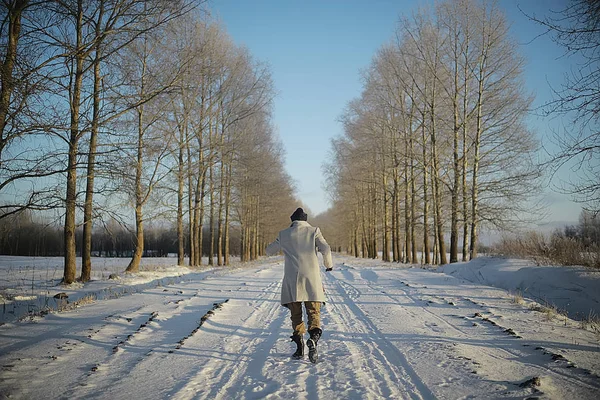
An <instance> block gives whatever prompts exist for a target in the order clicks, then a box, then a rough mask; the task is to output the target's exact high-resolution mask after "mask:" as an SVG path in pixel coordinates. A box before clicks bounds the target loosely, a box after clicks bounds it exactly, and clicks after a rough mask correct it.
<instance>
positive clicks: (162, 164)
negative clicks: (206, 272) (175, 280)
mask: <svg viewBox="0 0 600 400" xmlns="http://www.w3.org/2000/svg"><path fill="white" fill-rule="evenodd" d="M1 7H2V12H3V14H2V16H1V18H2V25H1V26H0V29H1V33H2V41H1V43H0V46H1V48H2V56H3V59H2V64H1V66H0V67H1V68H2V71H1V77H2V89H1V93H0V138H1V140H0V195H1V197H2V203H1V204H0V218H7V217H9V216H11V215H13V214H16V213H19V212H21V211H22V210H24V209H30V210H57V209H58V210H62V212H64V233H63V236H64V237H63V243H64V248H63V250H62V251H61V254H63V255H64V257H65V268H64V282H65V283H71V282H73V281H75V279H76V278H77V277H76V256H77V252H76V231H77V229H78V226H81V227H82V245H81V257H82V272H81V276H80V277H79V279H80V280H82V281H87V280H89V279H90V272H91V268H92V265H91V255H92V232H93V230H94V226H95V225H96V226H98V225H99V224H98V223H99V222H103V221H107V220H118V221H120V222H121V224H122V225H123V226H127V225H133V226H134V229H133V231H135V236H134V245H133V249H134V251H133V256H132V259H131V262H130V263H129V266H128V267H127V271H129V272H135V271H137V270H138V269H139V262H140V258H141V257H142V255H143V254H144V243H145V242H146V241H145V231H144V226H145V224H146V223H147V221H149V220H163V221H169V222H170V225H174V226H175V227H176V231H177V253H178V263H179V264H180V265H183V264H184V254H185V253H186V251H185V249H186V248H187V249H189V264H190V265H192V266H196V265H199V264H200V263H201V259H202V255H203V253H205V254H206V256H207V257H208V262H209V263H210V264H213V263H216V264H218V265H222V264H227V263H228V262H229V259H228V257H229V254H230V253H231V252H230V242H231V230H232V227H234V226H235V227H236V229H237V230H239V231H240V232H241V234H240V238H239V241H240V247H241V257H242V260H248V259H253V258H256V257H257V256H258V255H259V254H261V252H262V251H263V249H264V246H265V242H267V241H268V240H269V239H272V237H273V236H274V235H275V233H276V231H277V229H278V228H279V227H280V226H281V225H282V223H284V221H285V220H287V218H288V214H289V210H290V209H293V207H294V205H295V200H294V197H293V187H292V185H291V183H290V179H289V177H288V176H287V175H286V174H285V172H284V171H283V160H282V150H281V146H280V144H279V143H278V140H277V138H276V135H275V134H274V132H273V127H272V124H271V114H270V113H271V101H272V99H273V96H274V90H273V85H272V82H271V78H270V73H269V70H268V68H267V67H266V66H265V65H263V64H261V63H260V62H257V61H255V60H254V59H253V58H252V57H251V55H250V54H249V53H248V51H247V50H246V49H245V48H242V47H239V46H236V45H235V44H234V43H232V41H231V40H230V38H229V37H228V36H227V34H226V33H225V32H224V30H223V29H222V28H221V27H220V26H219V25H218V24H217V23H216V22H214V21H212V20H211V18H210V17H209V16H208V15H207V11H206V10H205V9H203V8H202V4H201V2H200V1H193V0H178V1H167V0H95V1H89V0H70V1H37V2H33V1H27V0H11V1H4V2H2V5H1ZM79 177H81V179H79ZM128 210H130V211H128ZM131 211H133V215H134V218H133V220H132V218H131ZM130 223H131V224H130ZM206 234H207V235H208V238H206V237H205V235H206ZM204 242H207V243H208V250H204V251H203V247H202V243H204Z"/></svg>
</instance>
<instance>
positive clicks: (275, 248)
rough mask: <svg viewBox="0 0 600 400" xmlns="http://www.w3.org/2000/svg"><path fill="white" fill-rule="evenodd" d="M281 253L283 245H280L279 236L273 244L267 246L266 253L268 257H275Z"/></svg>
mask: <svg viewBox="0 0 600 400" xmlns="http://www.w3.org/2000/svg"><path fill="white" fill-rule="evenodd" d="M280 251H281V245H280V244H279V236H277V239H275V241H274V242H273V243H269V245H268V246H267V249H266V252H267V255H268V256H274V255H275V254H277V253H279V252H280Z"/></svg>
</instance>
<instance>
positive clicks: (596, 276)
mask: <svg viewBox="0 0 600 400" xmlns="http://www.w3.org/2000/svg"><path fill="white" fill-rule="evenodd" d="M440 271H442V272H445V273H446V274H450V275H453V276H455V277H457V278H462V279H465V280H468V281H470V282H474V283H479V284H482V285H489V286H495V287H499V288H502V289H506V290H508V291H510V292H512V293H514V294H520V295H522V296H523V297H525V298H529V299H531V300H535V301H537V302H538V303H541V304H549V305H552V306H556V308H558V310H560V311H565V312H566V313H567V314H568V315H569V316H570V317H571V318H575V319H582V318H587V317H589V316H595V317H598V316H600V270H597V269H591V268H586V267H559V266H555V265H544V266H537V265H533V264H532V263H531V261H527V260H517V259H502V258H491V257H481V258H477V259H475V260H473V261H471V262H469V263H456V264H448V265H445V266H443V267H440Z"/></svg>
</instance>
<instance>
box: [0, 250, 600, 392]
mask: <svg viewBox="0 0 600 400" xmlns="http://www.w3.org/2000/svg"><path fill="white" fill-rule="evenodd" d="M24 261H25V260H24ZM38 261H39V260H38ZM27 262H31V263H35V262H33V261H27ZM121 262H122V263H125V264H126V261H121ZM171 262H173V260H171ZM1 263H2V260H1V259H0V264H1ZM334 263H335V267H334V270H333V272H323V278H324V287H325V291H326V295H327V297H328V302H327V304H326V305H325V306H324V307H323V309H322V310H323V311H322V327H323V331H324V334H323V337H322V339H321V341H320V342H319V353H320V359H319V362H318V363H317V364H312V363H310V362H309V361H308V359H307V358H306V359H304V360H292V359H291V358H290V355H291V354H292V352H293V350H294V346H293V343H292V342H291V341H290V338H289V336H290V334H291V329H290V320H289V311H288V310H287V309H285V308H283V307H281V305H280V304H279V296H280V289H281V277H282V271H283V268H282V259H281V258H279V257H275V258H268V259H261V260H258V261H257V262H254V263H250V264H247V265H244V264H237V265H236V266H235V267H227V268H224V267H219V268H211V269H208V268H204V269H202V270H191V269H188V268H183V267H173V266H163V267H159V266H155V268H153V269H154V271H153V272H152V273H153V274H155V276H154V277H153V278H149V277H147V276H140V277H136V278H135V279H134V278H131V279H132V280H131V281H127V279H130V278H126V277H123V278H121V280H119V282H113V281H109V280H107V279H101V278H98V279H97V281H94V282H92V283H89V284H86V285H83V286H81V285H75V286H72V287H69V288H65V287H61V286H52V285H51V284H50V283H45V284H44V285H45V286H44V287H43V288H42V289H43V290H45V291H46V292H50V294H52V293H55V292H56V293H58V292H65V293H69V296H70V297H69V299H68V301H71V300H72V297H73V298H75V297H77V298H83V296H81V295H78V294H77V293H80V292H86V291H87V292H88V293H93V292H94V291H97V289H103V290H107V289H108V288H110V287H112V285H119V286H118V287H120V288H121V289H123V288H125V287H126V286H130V287H131V288H135V290H134V289H131V290H129V291H127V290H124V289H123V291H122V292H121V293H120V295H119V296H118V297H117V296H113V297H111V296H104V297H102V299H100V297H98V299H97V300H94V301H90V302H85V303H81V305H80V306H78V307H72V308H70V309H67V310H66V311H62V312H50V313H48V314H47V315H45V316H34V317H31V316H30V317H26V318H21V319H19V320H12V321H7V322H6V323H4V324H3V325H2V326H0V368H1V370H0V371H1V372H0V399H1V398H10V399H34V398H45V399H54V398H86V399H131V398H146V399H164V398H174V399H232V398H235V399H262V398H267V399H332V398H336V399H337V398H343V399H381V398H394V399H433V398H439V399H459V398H528V397H536V398H547V399H561V398H568V399H597V398H598V397H599V394H600V377H599V376H600V357H599V355H600V333H599V331H598V328H597V326H594V325H591V326H590V325H584V324H583V323H582V322H580V321H576V320H573V319H569V318H567V317H566V316H561V315H559V314H557V315H552V314H550V313H546V312H539V311H535V310H536V309H537V308H535V307H532V305H535V304H536V303H534V302H533V300H531V299H528V298H527V297H526V298H525V300H523V301H522V302H521V301H516V300H515V296H514V294H513V293H514V292H513V290H514V289H513V287H514V288H517V287H521V288H522V289H523V287H524V286H523V284H522V282H523V281H524V280H526V279H525V275H526V272H527V271H529V274H530V275H531V278H532V280H533V281H535V282H537V281H539V280H540V276H544V277H546V276H547V275H551V274H552V273H553V272H556V273H557V274H559V275H560V279H557V280H555V281H554V283H553V285H555V286H556V287H554V288H552V287H551V285H542V284H541V282H540V285H539V286H535V288H536V289H535V290H538V291H539V292H534V294H535V295H536V296H538V295H541V298H546V299H550V298H554V297H555V295H556V290H558V291H560V290H563V289H564V288H568V287H571V286H570V285H571V284H572V283H573V281H567V280H566V279H575V278H573V276H579V277H581V279H582V280H577V281H576V282H577V283H578V284H580V285H582V286H583V288H582V290H580V291H570V292H566V293H570V294H571V300H570V301H569V302H568V303H569V304H576V303H578V302H577V301H575V300H576V298H577V297H578V296H580V295H581V296H583V299H582V300H581V302H582V304H584V303H585V302H586V301H589V298H588V297H586V296H591V295H592V294H593V293H594V285H596V284H597V276H596V275H595V273H593V271H588V273H589V275H587V278H588V279H587V280H586V279H584V278H586V276H585V274H583V273H582V271H581V270H578V269H568V270H569V271H571V275H569V274H566V275H561V271H562V268H553V269H546V268H545V267H536V266H533V265H526V263H524V262H522V261H518V260H504V259H491V258H488V259H484V260H475V261H473V262H471V263H464V264H459V265H456V266H455V265H453V266H452V267H444V268H443V269H442V268H440V269H439V270H438V271H436V270H431V269H422V268H419V267H418V266H413V267H406V266H402V265H398V264H390V263H382V262H381V261H378V260H362V259H355V258H351V257H345V256H339V255H337V256H334ZM125 264H122V265H120V266H119V263H118V261H114V269H119V272H121V271H122V270H123V269H124V266H125ZM48 265H50V264H48ZM111 265H112V264H111ZM469 266H471V268H472V269H473V270H478V271H480V272H481V275H482V276H483V277H485V278H481V279H485V280H482V281H479V280H476V278H474V277H473V276H471V277H469V276H467V274H468V272H467V271H468V269H469ZM49 268H50V267H48V269H49ZM40 270H41V268H40ZM442 270H444V271H445V272H440V271H442ZM505 270H506V271H505ZM176 271H180V273H179V274H178V275H177V274H175V272H176ZM511 271H512V272H511ZM163 272H164V274H165V275H163ZM8 275H10V274H8ZM8 275H7V276H8ZM474 276H480V275H479V274H475V275H474ZM511 276H512V277H514V282H512V286H510V285H509V286H510V287H508V286H507V289H508V290H509V291H507V289H503V288H502V287H501V285H508V284H509V283H510V282H511V279H510V278H511ZM494 277H495V278H496V279H497V281H494ZM465 278H469V279H465ZM138 279H139V280H138ZM477 279H479V278H477ZM546 280H547V281H551V280H552V279H551V278H550V277H548V279H546ZM40 282H43V280H41V279H40ZM526 284H527V285H531V282H528V283H526ZM588 285H589V286H588ZM494 286H496V287H494ZM33 287H34V291H35V290H36V289H35V280H34V285H33ZM90 287H91V288H90ZM526 287H533V286H526ZM4 289H5V290H6V288H4ZM588 289H589V290H588ZM28 290H29V291H30V292H31V287H29V288H28ZM543 290H548V292H546V293H544V292H543ZM597 292H598V291H597V290H596V293H597ZM11 295H15V296H16V295H19V296H21V295H23V296H25V295H30V293H29V294H28V293H17V291H13V292H12V294H11ZM561 296H562V295H561ZM561 296H556V297H561ZM0 301H1V300H0Z"/></svg>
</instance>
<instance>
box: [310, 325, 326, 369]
mask: <svg viewBox="0 0 600 400" xmlns="http://www.w3.org/2000/svg"><path fill="white" fill-rule="evenodd" d="M308 333H309V334H310V339H308V340H307V341H306V345H307V346H308V358H309V359H310V361H311V362H312V363H316V362H317V360H318V359H319V352H318V351H317V343H318V342H319V339H320V338H321V334H322V333H323V331H322V330H321V329H319V328H313V329H311V330H310V331H308Z"/></svg>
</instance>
